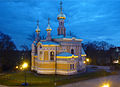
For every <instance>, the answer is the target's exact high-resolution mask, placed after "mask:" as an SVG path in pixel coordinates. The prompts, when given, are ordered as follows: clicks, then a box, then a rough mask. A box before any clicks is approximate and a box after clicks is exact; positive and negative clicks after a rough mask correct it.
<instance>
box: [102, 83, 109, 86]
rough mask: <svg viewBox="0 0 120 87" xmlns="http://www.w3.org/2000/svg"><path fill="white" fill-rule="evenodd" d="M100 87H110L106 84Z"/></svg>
mask: <svg viewBox="0 0 120 87" xmlns="http://www.w3.org/2000/svg"><path fill="white" fill-rule="evenodd" d="M101 87H110V85H109V84H108V83H107V84H103V86H101Z"/></svg>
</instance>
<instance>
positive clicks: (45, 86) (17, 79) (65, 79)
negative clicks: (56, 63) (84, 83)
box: [0, 71, 114, 87]
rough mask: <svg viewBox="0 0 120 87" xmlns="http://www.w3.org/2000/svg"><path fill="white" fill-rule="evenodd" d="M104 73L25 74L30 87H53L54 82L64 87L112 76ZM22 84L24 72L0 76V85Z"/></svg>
mask: <svg viewBox="0 0 120 87" xmlns="http://www.w3.org/2000/svg"><path fill="white" fill-rule="evenodd" d="M113 74H114V73H108V72H105V71H97V72H92V73H83V74H77V75H71V76H62V75H37V74H36V73H33V72H27V83H28V84H29V86H30V87H35V86H39V87H54V82H56V84H57V86H58V85H64V84H68V83H72V82H77V81H81V80H87V79H92V78H97V77H102V76H107V75H113ZM22 83H24V72H14V73H9V74H5V75H0V84H1V85H8V86H21V84H22Z"/></svg>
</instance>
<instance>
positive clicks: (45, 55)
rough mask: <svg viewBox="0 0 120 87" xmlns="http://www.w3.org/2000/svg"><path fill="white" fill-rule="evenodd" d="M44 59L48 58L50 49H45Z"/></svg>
mask: <svg viewBox="0 0 120 87" xmlns="http://www.w3.org/2000/svg"><path fill="white" fill-rule="evenodd" d="M44 60H48V51H44Z"/></svg>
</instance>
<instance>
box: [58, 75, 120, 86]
mask: <svg viewBox="0 0 120 87" xmlns="http://www.w3.org/2000/svg"><path fill="white" fill-rule="evenodd" d="M104 82H109V83H110V87H120V75H113V76H107V77H102V78H97V79H91V80H86V81H80V82H76V83H72V84H67V85H63V86H60V87H101V85H102V83H104Z"/></svg>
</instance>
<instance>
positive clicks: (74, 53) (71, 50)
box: [31, 3, 86, 75]
mask: <svg viewBox="0 0 120 87" xmlns="http://www.w3.org/2000/svg"><path fill="white" fill-rule="evenodd" d="M60 9H61V11H60V14H59V15H58V16H57V19H58V22H59V26H58V29H57V33H58V34H57V36H51V31H52V28H51V27H50V23H49V20H48V27H47V28H46V31H47V36H46V39H45V40H40V39H39V33H40V29H39V24H37V29H36V33H37V36H36V39H35V41H34V42H33V43H32V52H31V56H32V58H31V62H32V63H31V70H33V71H36V72H37V73H39V74H61V75H72V74H76V73H78V72H79V71H85V69H86V65H85V64H84V60H85V56H86V54H85V53H84V50H83V49H82V44H81V42H82V39H77V38H75V37H72V36H67V35H66V28H65V26H64V20H65V19H66V16H65V15H64V14H63V11H62V3H61V5H60Z"/></svg>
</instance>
